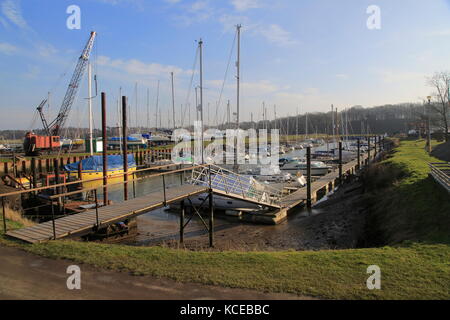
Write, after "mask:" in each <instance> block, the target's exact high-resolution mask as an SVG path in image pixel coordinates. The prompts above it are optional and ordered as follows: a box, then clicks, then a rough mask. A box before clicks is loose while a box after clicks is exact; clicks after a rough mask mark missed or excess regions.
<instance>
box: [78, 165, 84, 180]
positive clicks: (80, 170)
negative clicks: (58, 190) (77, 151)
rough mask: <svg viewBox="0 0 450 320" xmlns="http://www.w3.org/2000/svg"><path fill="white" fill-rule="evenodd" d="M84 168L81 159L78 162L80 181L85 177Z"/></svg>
mask: <svg viewBox="0 0 450 320" xmlns="http://www.w3.org/2000/svg"><path fill="white" fill-rule="evenodd" d="M82 170H83V167H82V164H81V160H80V162H78V180H80V181H81V180H82V178H83V175H82Z"/></svg>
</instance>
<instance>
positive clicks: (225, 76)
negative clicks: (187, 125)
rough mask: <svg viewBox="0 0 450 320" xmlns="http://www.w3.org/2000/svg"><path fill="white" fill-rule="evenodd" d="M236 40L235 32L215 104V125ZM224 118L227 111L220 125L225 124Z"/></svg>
mask: <svg viewBox="0 0 450 320" xmlns="http://www.w3.org/2000/svg"><path fill="white" fill-rule="evenodd" d="M236 38H237V31H236V33H235V34H234V39H233V44H232V45H231V50H230V55H229V57H228V64H227V69H226V70H225V75H224V78H223V82H222V88H221V90H220V95H219V101H218V102H217V105H216V119H215V121H216V123H217V110H218V108H219V106H220V103H221V102H222V94H223V89H224V88H225V82H226V80H227V76H228V70H229V69H230V63H231V58H232V57H233V51H234V47H235V44H236ZM226 116H227V111H226V110H225V112H224V115H223V119H222V123H225V118H226Z"/></svg>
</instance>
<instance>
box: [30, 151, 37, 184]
mask: <svg viewBox="0 0 450 320" xmlns="http://www.w3.org/2000/svg"><path fill="white" fill-rule="evenodd" d="M31 175H32V177H33V178H32V179H33V188H37V173H36V158H35V157H33V158H31Z"/></svg>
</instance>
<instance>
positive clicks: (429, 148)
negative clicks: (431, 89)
mask: <svg viewBox="0 0 450 320" xmlns="http://www.w3.org/2000/svg"><path fill="white" fill-rule="evenodd" d="M427 99H428V110H427V144H426V150H427V151H428V152H431V130H430V106H431V96H428V97H427Z"/></svg>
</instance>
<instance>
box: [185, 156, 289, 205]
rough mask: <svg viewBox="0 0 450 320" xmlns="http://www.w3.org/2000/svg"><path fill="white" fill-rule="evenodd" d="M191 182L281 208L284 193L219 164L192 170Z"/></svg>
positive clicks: (240, 198)
mask: <svg viewBox="0 0 450 320" xmlns="http://www.w3.org/2000/svg"><path fill="white" fill-rule="evenodd" d="M190 183H191V184H193V185H197V186H205V187H209V188H210V189H212V191H213V192H214V194H217V195H221V196H225V197H228V198H233V199H237V200H243V201H247V202H251V203H255V204H259V205H262V206H266V207H271V208H277V209H280V208H281V207H282V205H281V199H282V197H283V193H282V191H280V190H277V189H275V188H271V187H269V186H267V185H265V184H262V183H260V182H258V181H256V180H255V179H254V178H253V177H251V176H245V175H240V174H237V173H235V172H233V171H230V170H227V169H224V168H222V167H220V166H217V165H208V166H203V167H197V168H195V169H193V170H192V176H191V179H190Z"/></svg>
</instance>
